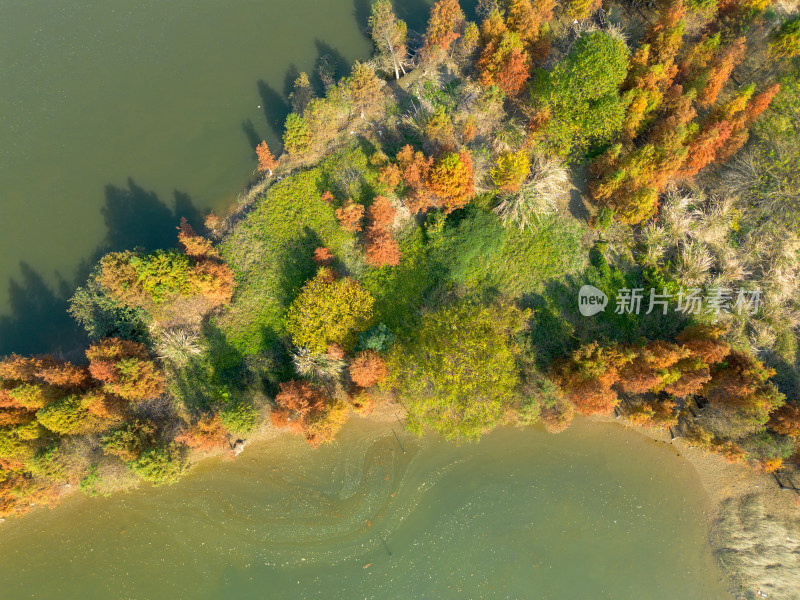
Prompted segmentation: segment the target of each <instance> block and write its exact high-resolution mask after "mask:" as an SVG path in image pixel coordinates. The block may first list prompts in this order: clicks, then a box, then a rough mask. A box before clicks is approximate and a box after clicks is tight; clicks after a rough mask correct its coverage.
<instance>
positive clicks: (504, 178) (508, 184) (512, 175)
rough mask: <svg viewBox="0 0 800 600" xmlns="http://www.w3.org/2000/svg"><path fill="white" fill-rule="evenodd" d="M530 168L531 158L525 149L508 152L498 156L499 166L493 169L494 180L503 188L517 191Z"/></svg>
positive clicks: (506, 190) (511, 191)
mask: <svg viewBox="0 0 800 600" xmlns="http://www.w3.org/2000/svg"><path fill="white" fill-rule="evenodd" d="M530 170H531V160H530V158H528V155H527V154H526V153H525V152H524V151H522V150H518V151H517V152H506V153H505V154H501V155H500V156H499V157H498V158H497V166H495V168H493V169H492V181H493V182H494V184H495V185H496V186H497V187H498V188H500V189H501V190H503V191H505V192H509V193H515V192H518V191H519V188H520V186H521V185H522V182H523V181H525V179H526V178H527V177H528V173H530Z"/></svg>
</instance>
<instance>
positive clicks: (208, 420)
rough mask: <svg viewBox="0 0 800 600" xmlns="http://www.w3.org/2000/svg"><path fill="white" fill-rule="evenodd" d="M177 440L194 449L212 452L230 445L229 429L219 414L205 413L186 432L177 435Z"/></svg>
mask: <svg viewBox="0 0 800 600" xmlns="http://www.w3.org/2000/svg"><path fill="white" fill-rule="evenodd" d="M175 441H177V442H180V443H183V444H186V445H187V446H189V447H190V448H192V449H193V450H200V451H202V452H211V451H213V450H217V449H226V448H229V447H230V440H229V439H228V431H227V430H226V429H225V427H224V426H223V424H222V420H221V419H220V416H219V415H218V414H216V415H211V414H208V415H204V416H202V417H201V418H200V420H198V421H197V422H196V423H195V424H193V425H191V426H190V427H189V428H188V429H187V430H186V431H185V432H184V433H182V434H181V435H179V436H177V437H176V438H175Z"/></svg>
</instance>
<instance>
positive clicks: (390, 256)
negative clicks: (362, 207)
mask: <svg viewBox="0 0 800 600" xmlns="http://www.w3.org/2000/svg"><path fill="white" fill-rule="evenodd" d="M396 214H397V211H396V210H395V208H394V207H393V206H392V204H391V202H389V200H388V199H387V198H384V197H383V196H378V197H377V198H375V199H374V200H373V201H372V204H371V205H370V207H369V209H368V211H367V217H368V220H369V225H367V230H366V232H365V235H364V242H365V249H366V253H367V263H368V264H371V265H373V266H376V267H381V266H384V265H390V266H395V265H398V264H399V263H400V248H399V246H398V245H397V242H396V241H395V240H394V238H393V237H392V232H391V230H390V227H391V225H392V223H394V218H395V215H396Z"/></svg>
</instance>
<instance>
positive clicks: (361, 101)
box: [346, 61, 385, 117]
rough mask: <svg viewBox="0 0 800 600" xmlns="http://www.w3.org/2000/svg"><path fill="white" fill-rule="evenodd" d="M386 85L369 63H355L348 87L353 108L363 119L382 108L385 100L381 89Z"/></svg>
mask: <svg viewBox="0 0 800 600" xmlns="http://www.w3.org/2000/svg"><path fill="white" fill-rule="evenodd" d="M384 84H385V82H383V81H381V80H380V79H379V78H378V76H377V75H375V71H374V70H373V69H372V67H370V66H369V65H368V64H367V63H362V62H358V61H356V62H355V64H354V65H353V70H352V71H351V73H350V77H348V78H347V83H346V87H347V93H348V95H349V96H350V100H351V101H352V103H353V106H355V108H356V110H358V111H359V112H360V113H361V116H362V117H364V115H365V114H366V113H369V112H372V111H374V110H375V109H376V108H378V107H380V105H381V101H382V100H383V93H382V92H381V88H382V87H383V85H384Z"/></svg>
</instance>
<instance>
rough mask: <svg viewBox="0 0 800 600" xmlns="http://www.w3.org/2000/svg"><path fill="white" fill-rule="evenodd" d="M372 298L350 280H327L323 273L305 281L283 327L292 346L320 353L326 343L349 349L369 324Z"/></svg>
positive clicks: (325, 346)
mask: <svg viewBox="0 0 800 600" xmlns="http://www.w3.org/2000/svg"><path fill="white" fill-rule="evenodd" d="M373 304H374V300H373V298H372V296H371V295H370V294H369V292H367V291H366V290H364V289H363V288H362V287H361V286H360V285H359V284H358V283H357V282H355V281H353V280H352V279H346V278H345V279H338V280H336V281H332V282H331V281H328V280H327V278H326V277H324V275H323V274H320V275H317V277H315V278H314V279H312V280H311V281H310V282H309V283H307V284H306V285H305V286H304V287H303V290H302V291H301V292H300V295H299V296H298V297H297V298H296V299H295V301H294V302H293V303H292V305H291V307H290V308H289V312H288V315H287V318H286V329H287V331H288V332H289V335H291V337H292V341H293V342H294V344H295V345H296V346H300V347H305V348H308V349H309V350H311V351H312V352H317V353H320V354H321V353H324V352H325V351H326V350H327V348H328V346H329V345H330V344H339V345H341V346H342V347H343V348H345V349H346V350H347V349H350V348H352V347H353V346H354V345H355V342H356V339H357V335H358V333H359V332H361V331H364V330H365V329H367V328H368V327H369V326H370V320H371V319H372V310H373Z"/></svg>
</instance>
